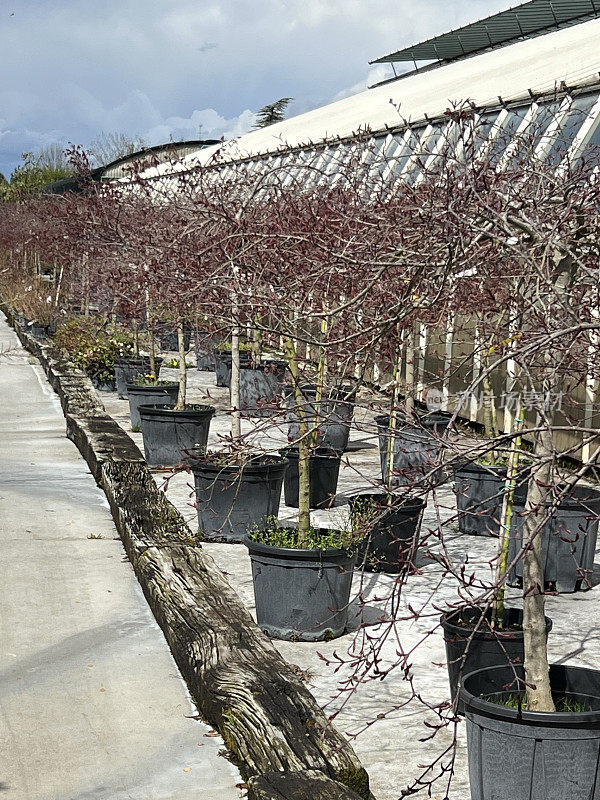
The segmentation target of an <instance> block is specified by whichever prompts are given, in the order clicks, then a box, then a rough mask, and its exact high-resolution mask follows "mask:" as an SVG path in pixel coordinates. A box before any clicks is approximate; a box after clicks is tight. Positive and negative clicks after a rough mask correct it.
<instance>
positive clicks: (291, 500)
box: [280, 447, 342, 508]
mask: <svg viewBox="0 0 600 800" xmlns="http://www.w3.org/2000/svg"><path fill="white" fill-rule="evenodd" d="M280 452H281V455H282V456H284V457H285V458H287V459H288V461H289V466H288V469H287V471H286V473H285V478H284V481H283V496H284V499H285V504H286V506H291V507H292V508H298V499H299V473H298V461H299V457H300V451H299V449H298V448H297V447H286V448H284V449H283V450H280ZM341 457H342V455H341V453H338V452H337V451H336V450H330V449H329V448H324V447H317V448H316V449H315V450H313V452H312V453H311V454H310V457H309V473H310V507H311V508H330V507H331V506H332V505H333V503H334V502H335V493H336V491H337V484H338V476H339V473H340V460H341Z"/></svg>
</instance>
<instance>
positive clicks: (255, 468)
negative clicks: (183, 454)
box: [189, 454, 288, 480]
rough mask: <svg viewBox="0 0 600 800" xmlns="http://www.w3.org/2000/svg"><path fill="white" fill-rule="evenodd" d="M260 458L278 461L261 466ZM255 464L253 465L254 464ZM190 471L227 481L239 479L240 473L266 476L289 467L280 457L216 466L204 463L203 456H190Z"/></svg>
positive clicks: (253, 459) (209, 462) (211, 463)
mask: <svg viewBox="0 0 600 800" xmlns="http://www.w3.org/2000/svg"><path fill="white" fill-rule="evenodd" d="M260 458H269V459H276V460H275V461H270V462H269V463H268V464H261V463H260V461H259V459H260ZM253 461H254V462H255V463H252V462H253ZM189 464H190V469H191V470H192V472H193V473H194V474H195V473H202V474H206V473H208V474H209V475H214V476H215V477H216V478H218V477H219V476H221V475H223V477H224V478H225V479H228V480H229V479H231V478H235V477H237V476H238V475H239V474H240V472H241V473H242V476H244V475H248V476H251V475H264V474H267V473H269V472H270V471H274V472H279V471H282V472H283V471H285V470H286V469H287V466H288V462H287V459H285V458H284V457H283V456H280V455H272V456H270V455H265V456H254V457H252V458H250V459H249V460H248V461H247V462H246V463H245V464H242V465H239V464H215V463H214V462H212V461H203V460H202V456H199V457H196V456H194V455H193V454H190V461H189Z"/></svg>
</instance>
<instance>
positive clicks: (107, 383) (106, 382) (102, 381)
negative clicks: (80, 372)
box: [90, 375, 116, 392]
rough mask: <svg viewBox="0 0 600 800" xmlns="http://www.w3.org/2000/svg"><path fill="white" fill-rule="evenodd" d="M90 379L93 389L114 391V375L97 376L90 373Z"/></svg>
mask: <svg viewBox="0 0 600 800" xmlns="http://www.w3.org/2000/svg"><path fill="white" fill-rule="evenodd" d="M90 380H91V382H92V384H93V386H94V389H97V390H98V391H99V392H114V391H115V388H116V382H115V379H114V377H113V378H98V377H97V376H96V375H90Z"/></svg>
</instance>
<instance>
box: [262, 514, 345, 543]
mask: <svg viewBox="0 0 600 800" xmlns="http://www.w3.org/2000/svg"><path fill="white" fill-rule="evenodd" d="M248 538H249V539H250V540H251V541H253V542H258V543H259V544H267V545H271V546H272V547H283V548H290V549H293V550H332V549H338V548H349V547H352V546H353V545H355V544H356V537H355V535H354V532H353V531H352V530H351V529H348V528H343V529H339V530H331V529H323V530H320V529H318V528H312V527H311V528H310V529H309V531H308V533H307V534H306V533H305V534H304V535H303V537H302V541H301V542H300V532H299V531H298V529H297V528H288V527H282V526H280V524H279V521H278V519H277V517H266V519H265V520H264V522H263V524H262V525H260V526H259V525H254V526H253V527H252V528H249V529H248Z"/></svg>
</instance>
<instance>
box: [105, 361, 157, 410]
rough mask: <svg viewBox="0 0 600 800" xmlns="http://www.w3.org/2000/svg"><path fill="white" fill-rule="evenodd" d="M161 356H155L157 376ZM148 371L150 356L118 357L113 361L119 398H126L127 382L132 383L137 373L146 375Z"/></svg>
mask: <svg viewBox="0 0 600 800" xmlns="http://www.w3.org/2000/svg"><path fill="white" fill-rule="evenodd" d="M162 361H163V360H162V358H155V359H154V364H155V367H156V375H155V377H156V378H158V375H159V373H160V366H161V364H162ZM149 371H150V356H142V357H141V358H134V357H131V358H119V359H117V361H116V362H115V382H116V384H117V394H118V395H119V397H120V398H121V400H127V384H128V383H134V381H135V379H136V378H137V377H138V376H139V375H146V374H148V373H149Z"/></svg>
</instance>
